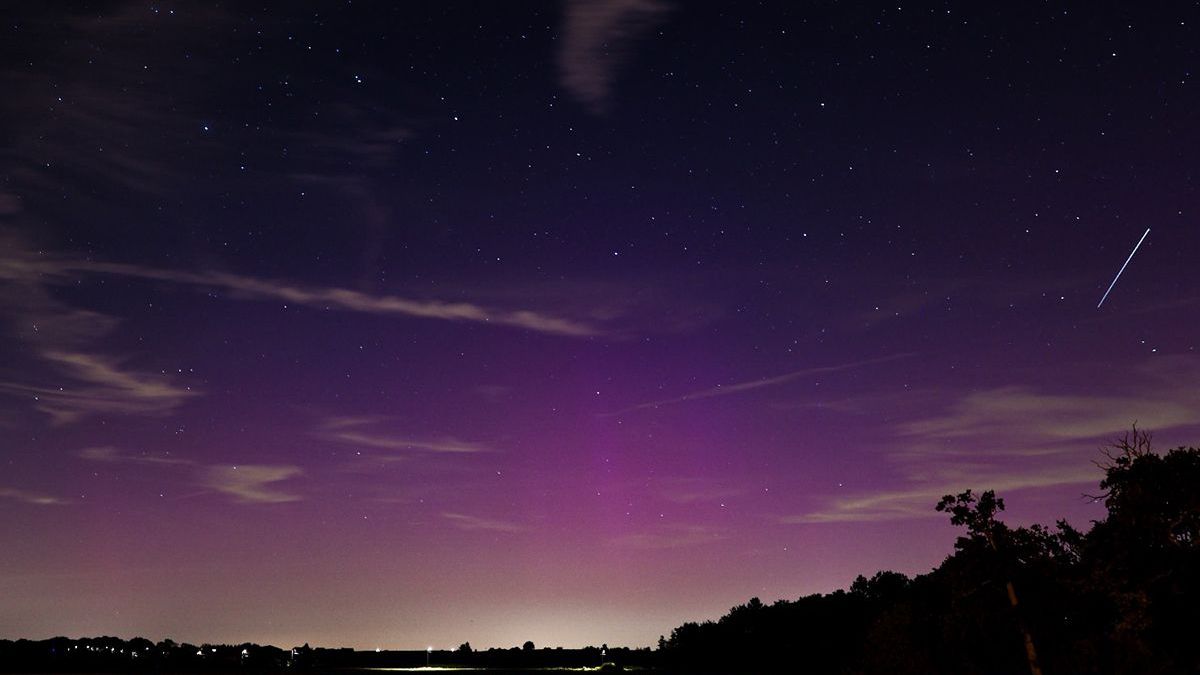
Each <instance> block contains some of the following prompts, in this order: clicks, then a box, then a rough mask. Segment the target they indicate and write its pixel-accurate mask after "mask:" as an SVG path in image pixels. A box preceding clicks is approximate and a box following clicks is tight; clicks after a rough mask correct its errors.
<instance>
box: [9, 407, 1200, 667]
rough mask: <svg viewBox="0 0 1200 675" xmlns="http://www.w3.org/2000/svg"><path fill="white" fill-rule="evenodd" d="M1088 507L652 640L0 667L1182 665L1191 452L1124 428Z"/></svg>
mask: <svg viewBox="0 0 1200 675" xmlns="http://www.w3.org/2000/svg"><path fill="white" fill-rule="evenodd" d="M1098 464H1099V465H1100V466H1101V467H1102V468H1103V469H1104V478H1103V479H1102V480H1101V482H1100V492H1099V494H1097V495H1094V496H1092V498H1093V499H1095V500H1097V501H1102V502H1103V503H1104V506H1105V508H1106V514H1105V516H1104V518H1103V519H1102V520H1099V521H1095V522H1093V523H1092V527H1091V528H1090V529H1089V530H1088V531H1087V532H1082V531H1080V530H1077V529H1075V528H1074V527H1072V526H1071V525H1070V524H1068V523H1066V522H1065V521H1062V520H1060V521H1058V522H1057V523H1056V524H1055V525H1054V527H1046V526H1043V525H1032V526H1029V527H1010V526H1008V525H1007V524H1005V523H1004V522H1002V521H1001V520H999V518H998V515H999V513H1000V512H1001V511H1003V510H1004V501H1003V499H1000V498H998V497H997V496H996V495H995V494H994V493H993V492H991V491H988V492H984V493H982V494H978V495H976V494H975V493H973V492H971V491H967V492H963V493H960V494H957V495H947V496H945V497H944V498H943V499H942V500H941V502H939V503H938V504H937V505H936V507H935V508H936V510H937V511H939V512H942V513H945V514H947V515H948V516H949V518H950V521H951V523H953V524H954V525H957V526H960V527H962V528H963V530H964V531H963V534H962V536H960V537H958V539H957V541H956V542H955V544H954V553H953V554H951V555H950V556H949V557H947V558H946V560H945V561H943V562H942V563H941V564H940V565H939V566H938V567H937V568H935V569H934V570H932V571H931V572H929V573H928V574H922V575H918V576H916V577H913V578H909V577H907V576H905V575H903V574H900V573H897V572H888V571H885V572H878V573H876V574H874V575H873V576H872V577H870V578H866V577H864V576H859V577H858V578H857V579H856V580H855V581H854V583H853V584H852V585H851V586H850V588H849V589H848V590H839V591H835V592H833V593H829V594H816V595H810V596H807V597H802V598H800V599H798V600H794V601H788V600H781V601H779V602H775V603H773V604H770V605H766V604H764V603H762V602H761V601H759V600H758V599H757V598H753V599H751V600H750V601H749V602H747V603H746V604H744V605H739V606H737V607H734V608H733V609H731V610H730V611H729V613H728V614H726V615H725V616H723V617H721V618H720V619H719V620H717V621H705V622H703V623H685V624H683V625H681V626H679V627H678V628H676V629H674V630H673V631H671V634H670V637H661V638H659V644H658V649H657V650H654V651H650V650H648V649H634V650H631V649H625V648H614V649H611V650H610V649H608V647H607V645H604V646H602V647H587V648H584V649H561V648H556V649H547V648H542V649H536V648H535V647H534V645H533V643H532V642H527V643H525V644H524V645H523V646H522V647H513V648H511V649H495V648H493V649H488V650H478V651H477V650H473V649H471V646H470V644H469V643H464V644H463V645H461V646H460V647H459V648H458V649H456V650H438V651H433V652H429V653H427V652H425V651H384V652H364V651H354V650H351V649H348V648H347V649H321V648H317V649H312V648H309V646H308V645H304V646H303V647H296V648H293V649H291V650H282V649H279V648H277V647H271V646H259V645H254V644H249V643H247V644H241V645H208V644H205V645H200V646H196V645H191V644H186V643H184V644H177V643H175V642H173V641H171V640H164V641H162V642H159V643H157V644H156V643H153V642H151V641H149V640H145V639H142V638H135V639H133V640H121V639H118V638H107V637H105V638H82V639H77V640H73V639H69V638H53V639H50V640H41V641H30V640H17V641H9V640H0V672H23V673H39V672H60V673H61V672H74V673H84V672H113V673H115V672H121V673H131V672H153V673H160V672H169V673H193V672H219V673H235V672H246V673H256V674H258V673H276V672H284V671H290V672H325V671H327V670H334V669H347V668H371V667H376V668H379V667H393V668H396V667H419V666H424V665H426V664H427V663H428V664H430V665H435V666H470V667H476V668H496V669H508V670H518V669H527V668H553V667H592V668H596V667H601V666H602V665H603V666H604V667H605V668H606V669H614V670H615V669H621V668H625V667H657V668H661V669H664V670H667V671H671V672H677V673H689V674H691V673H726V674H729V673H777V672H796V673H813V674H822V675H823V674H830V675H832V674H845V675H867V674H870V673H887V674H889V675H892V674H896V675H905V674H914V675H916V674H926V673H946V674H954V675H976V674H978V675H991V674H996V675H999V674H1001V673H1004V674H1008V673H1021V672H1028V673H1031V674H1032V675H1043V673H1044V674H1045V675H1063V674H1067V673H1070V674H1075V673H1080V674H1082V673H1089V674H1091V673H1096V674H1100V675H1108V674H1112V675H1124V674H1126V673H1129V674H1133V673H1137V674H1139V675H1141V674H1146V675H1155V674H1167V673H1170V674H1175V673H1200V634H1198V632H1197V631H1198V629H1200V541H1198V540H1200V450H1197V449H1196V448H1182V447H1181V448H1177V449H1175V450H1172V451H1170V452H1167V453H1166V454H1164V455H1159V454H1155V453H1154V452H1153V451H1152V450H1151V446H1150V436H1149V435H1148V434H1146V433H1144V432H1142V431H1139V430H1138V429H1137V428H1136V427H1135V428H1134V429H1133V430H1132V432H1130V433H1128V434H1126V435H1125V436H1124V437H1123V438H1122V439H1119V440H1118V441H1117V442H1116V443H1115V444H1114V445H1113V446H1112V447H1110V448H1109V449H1107V450H1106V451H1105V453H1104V456H1103V458H1102V459H1101V460H1100V461H1099V462H1098Z"/></svg>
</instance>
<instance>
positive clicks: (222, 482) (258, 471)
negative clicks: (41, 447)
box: [77, 446, 304, 504]
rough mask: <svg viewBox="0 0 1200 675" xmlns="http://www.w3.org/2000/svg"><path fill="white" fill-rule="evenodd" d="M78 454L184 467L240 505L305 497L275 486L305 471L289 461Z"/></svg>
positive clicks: (99, 451) (109, 451) (109, 450)
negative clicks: (227, 462) (205, 460)
mask: <svg viewBox="0 0 1200 675" xmlns="http://www.w3.org/2000/svg"><path fill="white" fill-rule="evenodd" d="M77 454H78V456H79V457H80V458H82V459H85V460H88V461H92V462H106V463H113V464H117V463H122V464H148V465H156V466H162V467H165V468H178V469H185V470H187V472H189V473H190V474H191V475H192V477H193V479H194V480H195V482H196V483H198V484H199V485H200V486H202V487H204V488H207V489H209V490H213V491H215V492H217V493H220V494H221V495H224V496H225V497H227V498H228V499H230V500H231V501H233V502H236V503H239V504H280V503H284V502H295V501H300V500H301V499H303V497H301V496H300V495H298V494H294V493H291V492H286V491H284V490H282V489H280V488H279V486H277V485H276V483H281V482H283V481H287V480H291V479H293V478H298V477H300V476H301V475H303V474H304V470H303V469H301V468H300V467H298V466H292V465H288V464H236V465H215V464H201V463H199V462H196V461H195V460H191V459H186V458H182V457H173V456H171V455H169V454H160V455H152V454H148V453H137V454H135V453H130V452H122V451H121V450H120V449H118V448H114V447H112V446H96V447H88V448H83V449H82V450H80V451H79V452H78V453H77Z"/></svg>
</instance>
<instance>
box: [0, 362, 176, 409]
mask: <svg viewBox="0 0 1200 675" xmlns="http://www.w3.org/2000/svg"><path fill="white" fill-rule="evenodd" d="M41 356H42V358H43V359H45V360H47V361H49V362H50V363H51V364H52V365H54V366H56V367H57V369H58V370H59V371H60V372H62V373H63V374H64V375H65V376H66V377H68V378H69V379H71V380H74V381H76V382H79V383H83V384H80V385H70V386H60V387H46V386H33V385H27V384H21V383H16V382H0V389H4V390H7V391H10V392H13V393H18V394H25V395H28V396H31V397H32V398H33V399H34V401H35V403H34V407H35V408H36V409H37V410H40V411H42V412H44V413H47V414H49V415H50V416H51V418H52V419H53V420H54V422H55V423H58V424H64V423H67V422H74V421H76V420H78V419H80V418H82V417H84V416H87V415H96V414H114V413H115V414H125V415H166V414H169V413H171V412H173V411H174V410H175V409H176V408H177V407H179V405H180V404H182V403H183V402H184V401H185V400H186V399H188V398H190V397H192V396H195V395H197V393H198V392H195V391H192V390H191V389H189V388H187V387H178V386H175V385H173V384H171V382H170V381H169V380H168V379H167V378H166V377H164V376H161V375H153V374H149V373H141V372H137V371H133V370H126V369H123V368H122V367H121V366H120V364H119V363H118V362H117V361H116V360H115V359H112V358H108V357H104V356H100V355H98V354H87V353H83V352H62V351H56V350H46V351H43V352H42V354H41Z"/></svg>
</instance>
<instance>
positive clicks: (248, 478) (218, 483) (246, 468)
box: [200, 464, 304, 504]
mask: <svg viewBox="0 0 1200 675" xmlns="http://www.w3.org/2000/svg"><path fill="white" fill-rule="evenodd" d="M303 473H304V472H303V471H302V470H301V469H300V467H298V466H289V465H268V464H239V465H237V466H209V467H205V468H204V469H203V471H202V472H201V479H200V482H201V484H202V485H204V486H206V487H209V488H212V489H213V490H216V491H217V492H220V493H221V494H224V495H227V496H229V497H230V498H232V499H233V501H235V502H238V503H242V504H282V503H285V502H295V501H299V500H300V499H301V497H300V496H299V495H296V494H292V493H289V492H284V491H282V490H279V489H277V488H273V487H272V485H273V484H275V483H279V482H282V481H285V480H290V479H292V478H296V477H297V476H300V475H301V474H303Z"/></svg>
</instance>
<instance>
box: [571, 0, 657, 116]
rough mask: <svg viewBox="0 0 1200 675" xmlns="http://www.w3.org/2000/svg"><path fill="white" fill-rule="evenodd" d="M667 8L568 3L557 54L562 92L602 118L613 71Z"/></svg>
mask: <svg viewBox="0 0 1200 675" xmlns="http://www.w3.org/2000/svg"><path fill="white" fill-rule="evenodd" d="M670 8H671V5H670V4H669V3H667V2H663V1H661V0H567V2H566V6H565V7H564V10H563V13H564V26H563V34H564V36H563V41H562V45H563V46H562V50H561V51H560V52H559V54H558V69H559V75H560V77H561V81H562V85H563V88H565V89H566V90H567V91H568V92H570V93H571V95H572V96H573V97H574V98H575V99H577V100H578V101H580V102H581V103H583V104H584V106H586V107H587V108H588V109H589V110H591V111H592V112H594V113H603V112H605V111H606V110H607V109H608V107H609V105H610V103H611V100H612V89H613V82H614V81H615V80H616V73H617V69H619V68H620V67H621V66H622V65H623V64H624V62H625V61H626V59H627V58H628V57H629V53H630V52H631V51H632V46H633V44H634V42H636V41H637V39H638V38H639V37H640V36H642V35H644V34H646V33H647V32H649V31H650V30H651V29H653V28H654V26H655V25H657V24H658V23H660V22H661V21H662V20H663V17H664V16H665V15H666V14H667V12H668V11H669V10H670Z"/></svg>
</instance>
